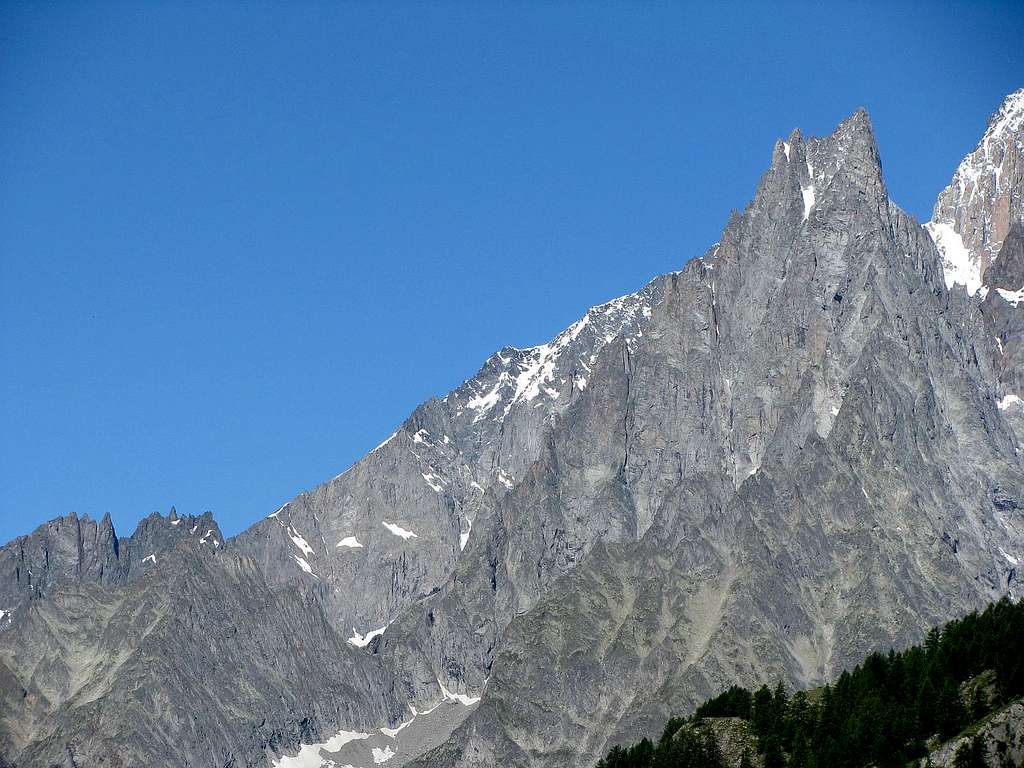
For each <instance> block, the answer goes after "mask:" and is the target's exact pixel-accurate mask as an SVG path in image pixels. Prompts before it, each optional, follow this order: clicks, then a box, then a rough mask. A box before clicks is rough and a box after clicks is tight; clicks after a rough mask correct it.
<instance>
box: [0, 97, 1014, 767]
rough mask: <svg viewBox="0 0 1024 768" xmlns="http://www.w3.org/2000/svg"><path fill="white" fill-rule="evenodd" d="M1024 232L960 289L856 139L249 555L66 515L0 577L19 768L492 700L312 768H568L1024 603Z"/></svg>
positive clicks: (869, 135)
mask: <svg viewBox="0 0 1024 768" xmlns="http://www.w3.org/2000/svg"><path fill="white" fill-rule="evenodd" d="M995 124H996V123H993V125H995ZM1000 130H1001V131H1002V132H1001V133H1000V136H1001V137H1002V139H1001V140H1004V143H1007V142H1009V143H1007V146H1010V144H1013V142H1015V141H1017V138H1018V137H1019V130H1020V128H1019V126H1017V127H1014V128H1013V129H1012V131H1016V132H1017V133H1013V134H1012V136H1010V137H1009V138H1007V134H1006V131H1005V130H1003V129H1000ZM990 133H991V129H990ZM986 137H987V138H991V137H990V136H989V134H986ZM1010 139H1012V141H1010ZM1013 146H1016V144H1013ZM1005 151H1006V152H1009V151H1010V150H1005ZM975 154H977V153H975ZM1000 168H1003V171H1001V174H1002V173H1004V172H1005V168H1006V166H1005V164H1003V165H1001V166H1000ZM1000 178H1001V180H1002V181H1001V182H1000V183H1004V182H1006V179H1007V178H1010V177H1006V176H1003V175H1001V176H1000ZM1013 178H1016V177H1013ZM1014 183H1015V184H1016V183H1017V182H1014ZM1018 186H1020V185H1018ZM947 192H948V190H947ZM1013 194H1017V193H1016V192H1011V197H1012V195H1013ZM944 195H945V196H948V195H947V193H944ZM988 199H990V200H992V201H994V202H992V205H997V204H1000V203H998V200H1001V199H1002V198H1001V197H998V196H996V197H991V198H988ZM971 200H972V203H971V204H972V205H975V213H974V214H972V215H973V216H983V215H985V214H984V212H983V211H981V209H980V208H978V207H977V206H978V205H980V203H978V200H979V198H978V197H977V196H975V197H974V198H971ZM944 205H945V204H944ZM937 209H938V207H937ZM944 210H945V209H944ZM1014 210H1016V209H1014ZM979 211H981V212H979ZM1011 223H1012V222H1011ZM1014 232H1015V229H1014V227H1013V226H1010V227H1009V228H1008V229H1007V233H1006V234H1005V235H1003V236H1002V240H1001V244H1000V246H999V247H1000V249H1001V250H1000V251H999V252H998V256H997V258H995V259H994V260H992V261H990V262H989V263H988V264H986V269H985V273H984V279H985V287H987V288H988V290H987V291H986V290H984V289H983V288H979V289H977V290H975V291H974V292H973V295H968V293H967V292H965V291H964V290H963V289H959V288H954V289H953V290H949V289H947V281H948V274H947V270H946V269H945V268H944V261H943V255H942V253H940V252H939V250H937V248H936V245H935V244H934V243H933V240H932V238H931V237H930V236H929V233H928V231H927V230H926V229H925V228H924V227H921V226H919V225H918V224H917V223H916V222H915V221H914V220H913V219H912V218H910V217H908V216H907V215H906V214H905V213H903V212H902V211H901V210H900V209H899V208H898V207H897V206H896V205H894V204H893V203H892V202H891V201H890V200H889V199H888V195H887V192H886V189H885V185H884V181H883V177H882V171H881V165H880V161H879V154H878V149H877V146H876V142H875V137H874V134H873V132H872V128H871V125H870V121H869V119H868V116H867V115H866V113H864V112H862V111H861V112H857V113H855V114H854V115H853V116H851V117H850V118H849V119H847V120H846V121H844V122H843V123H842V124H841V125H840V126H839V127H838V128H837V129H836V131H835V132H834V133H833V134H832V135H831V136H829V137H825V138H809V139H805V138H804V137H802V136H801V135H800V134H799V132H794V133H793V134H792V135H791V136H790V137H789V138H788V139H787V140H786V141H779V142H777V143H776V145H775V146H774V148H773V151H772V158H771V166H770V168H769V169H768V171H767V172H766V173H765V174H764V176H763V178H762V179H761V182H760V184H759V185H758V189H757V191H756V194H755V196H754V199H753V200H752V201H751V202H750V204H749V205H748V206H747V207H746V208H745V209H744V210H743V211H742V212H739V213H734V215H733V216H732V218H731V219H730V221H729V224H728V226H727V227H726V229H725V231H724V232H723V234H722V237H721V240H720V242H719V243H717V244H715V245H714V246H713V247H712V248H711V249H709V251H708V252H707V253H706V254H705V255H704V256H703V257H701V258H699V259H695V260H693V261H691V262H690V263H688V264H687V265H686V267H685V268H684V269H683V270H682V271H681V272H676V273H672V274H669V275H665V276H662V277H659V278H657V279H655V280H654V281H652V282H651V283H650V284H649V285H647V286H646V287H645V288H643V289H642V290H641V291H639V292H637V293H635V294H631V295H629V296H625V297H622V298H621V299H616V300H614V301H612V302H609V303H607V304H604V305H600V306H598V307H595V308H594V309H592V310H590V311H589V312H588V313H587V315H586V316H585V317H583V318H581V319H580V321H578V322H577V323H575V324H573V325H572V326H571V327H570V328H568V329H566V331H564V332H563V333H561V334H559V335H558V336H557V337H556V338H555V339H553V340H552V341H551V342H550V343H548V344H545V345H542V346H540V347H535V348H532V349H527V350H518V349H512V348H507V349H503V350H501V351H500V352H498V353H497V354H495V355H494V356H492V357H491V358H490V359H489V360H488V361H487V362H486V363H485V365H484V366H483V368H482V369H481V370H480V372H479V373H478V374H477V376H476V377H474V378H473V379H471V380H469V381H467V382H465V383H464V384H463V385H462V386H460V387H459V388H458V389H456V390H455V391H453V392H452V393H450V394H449V395H448V396H447V397H445V398H443V399H437V400H431V401H428V402H427V403H425V404H423V405H422V406H421V407H420V408H418V409H417V410H416V411H415V412H414V413H413V414H412V415H411V416H410V417H409V418H408V419H407V420H406V421H405V422H404V423H403V424H402V425H401V426H400V427H399V429H398V430H397V431H396V432H395V434H394V435H392V436H391V437H390V438H388V440H386V441H385V442H384V443H383V444H382V445H381V446H380V447H379V448H377V449H376V450H374V451H373V452H371V453H370V454H369V455H368V456H367V457H366V458H364V459H363V460H362V461H360V462H358V463H357V464H356V465H355V466H353V467H352V468H350V469H349V470H348V471H346V472H344V473H342V474H341V475H339V476H338V477H336V478H334V479H333V480H331V481H329V482H328V483H325V484H324V485H322V486H319V487H317V488H315V489H313V490H311V491H309V492H306V493H303V494H301V495H299V496H298V497H296V498H295V499H294V500H292V501H291V502H289V503H288V504H285V505H284V506H283V507H281V508H280V509H279V510H277V511H275V512H274V513H272V514H271V515H270V516H269V517H267V518H265V519H263V520H261V521H260V522H258V523H257V524H255V525H254V526H253V527H252V528H250V529H249V530H248V531H246V532H244V533H242V534H241V535H240V536H238V537H236V538H235V539H233V540H230V541H228V542H226V543H225V542H223V541H222V539H221V538H220V536H219V531H217V532H216V533H210V534H209V535H207V537H206V539H205V541H200V538H201V537H202V536H203V535H204V530H205V527H206V526H207V523H203V524H197V522H196V521H193V520H192V519H188V521H189V522H188V524H186V522H184V521H185V520H186V519H185V518H183V519H182V522H179V523H175V522H174V520H173V519H169V518H163V517H160V516H156V517H150V518H147V519H146V520H145V521H143V523H142V524H140V527H139V530H138V531H137V532H136V533H135V534H134V535H133V536H132V537H130V538H129V539H125V540H122V541H118V540H117V538H116V536H114V534H113V530H112V528H110V526H109V520H106V521H105V522H104V523H101V524H96V523H93V522H92V521H88V520H86V519H82V520H79V519H78V518H63V519H60V520H57V521H53V522H51V523H49V524H47V525H46V526H43V527H42V528H41V529H40V530H39V531H37V532H36V533H34V534H32V536H30V537H23V538H22V539H18V540H16V541H15V542H12V543H11V544H9V545H7V547H5V548H3V549H2V550H0V589H2V590H3V591H0V598H3V599H9V601H10V604H11V605H12V606H13V607H14V609H15V611H14V613H13V615H12V616H10V617H7V618H6V619H5V623H2V624H0V676H2V677H3V679H4V680H5V681H7V682H9V683H10V685H6V684H5V685H4V687H3V688H4V691H5V698H3V699H0V733H2V738H3V739H5V741H0V746H2V747H3V749H2V750H0V751H7V752H10V753H11V754H12V755H14V756H15V757H16V758H17V760H18V761H19V762H18V763H17V764H18V765H48V764H49V763H50V762H58V763H59V762H60V761H61V760H65V759H66V756H67V755H68V754H70V755H72V756H74V755H80V756H84V757H85V758H88V759H87V760H85V761H84V762H82V761H80V762H79V764H80V765H85V764H93V762H95V761H98V760H99V758H100V756H102V755H107V756H108V758H107V759H108V763H107V764H113V765H117V764H125V765H129V764H148V765H203V766H227V765H243V764H244V765H268V764H269V763H270V762H271V758H272V757H275V756H277V755H281V754H288V755H294V754H295V753H296V750H297V748H298V745H299V744H300V743H304V744H307V745H312V744H327V743H329V742H330V740H331V738H332V737H334V736H335V734H337V733H338V732H339V731H349V732H356V731H359V732H364V733H371V732H374V731H376V732H377V733H382V732H380V730H379V729H380V728H382V727H384V728H387V729H389V730H394V729H395V728H397V727H398V726H400V725H401V724H402V723H403V722H404V721H403V716H404V717H406V718H408V713H409V709H408V708H409V707H412V708H413V710H414V711H418V712H421V713H423V712H427V711H428V710H431V708H432V707H434V706H436V705H438V703H439V702H441V701H445V700H447V701H449V702H452V701H456V702H458V701H460V699H459V697H464V699H463V700H464V701H465V702H470V701H472V700H473V699H475V698H476V697H477V696H480V697H481V700H480V702H479V704H478V705H475V702H473V703H474V705H475V708H473V709H472V711H469V712H468V716H466V715H467V711H468V710H458V711H457V715H458V716H453V717H450V718H448V717H446V718H442V721H443V722H444V723H448V724H449V725H447V726H444V727H453V728H455V730H454V732H453V733H452V734H451V736H450V738H447V739H444V738H443V734H442V735H441V737H440V738H439V737H438V733H437V732H436V729H437V728H441V727H442V726H441V725H437V726H431V727H429V728H428V729H427V731H429V738H420V737H419V736H417V737H416V738H414V739H408V740H406V741H404V742H403V741H402V740H401V738H397V739H396V738H392V737H390V736H388V734H387V732H386V731H385V732H383V735H375V736H374V737H373V739H374V740H367V741H365V743H363V741H362V740H360V743H359V744H352V745H349V746H347V747H345V749H347V750H349V751H348V752H345V751H344V750H341V751H339V749H338V748H337V747H335V748H333V749H328V750H327V752H319V751H318V748H308V749H307V750H306V753H310V750H312V751H311V753H312V754H314V755H319V757H320V758H321V759H322V760H323V761H324V762H325V764H327V765H330V764H332V762H334V763H336V764H339V765H343V764H344V763H337V761H336V760H335V757H334V756H335V755H336V756H337V759H339V760H340V759H342V757H344V756H346V755H347V756H349V757H351V755H356V754H362V752H365V751H366V749H367V748H368V745H371V746H372V745H377V744H378V742H379V744H380V746H378V747H377V748H378V749H380V750H382V752H383V751H386V749H390V750H392V751H395V752H396V754H395V756H394V757H392V758H390V759H389V762H388V764H389V765H401V764H406V763H407V762H408V761H409V760H410V759H415V760H416V761H418V764H421V765H424V766H491V765H521V766H549V765H550V766H556V765H557V766H562V765H578V766H583V765H588V764H590V763H592V762H593V761H594V760H596V757H597V755H599V754H601V753H603V752H604V751H605V750H606V749H607V747H608V746H609V745H610V744H611V743H613V742H616V741H620V740H629V741H632V740H634V739H635V738H636V737H637V736H638V735H639V734H642V733H648V734H652V733H655V732H657V731H658V730H660V728H661V726H662V725H663V723H664V721H665V719H666V718H667V716H668V715H669V714H670V713H676V712H679V711H681V710H682V711H685V710H686V709H687V707H688V706H689V705H690V704H692V703H696V702H698V701H700V700H702V699H703V698H705V697H706V696H707V695H709V694H712V693H714V692H716V691H717V690H718V689H720V688H722V687H724V686H725V685H727V684H729V683H732V682H739V683H743V684H747V685H754V684H758V683H760V682H762V681H771V682H774V681H775V680H776V679H780V678H781V679H783V680H785V681H786V682H787V683H789V684H790V685H811V684H817V683H820V682H823V681H824V680H826V679H829V678H830V677H832V676H833V675H834V674H836V673H837V672H838V671H839V670H840V669H842V668H843V667H844V666H847V665H850V664H851V663H854V662H856V661H857V660H859V658H860V657H861V656H862V655H863V654H864V653H865V652H867V651H869V650H873V649H876V648H880V647H881V648H885V647H887V646H890V645H897V646H899V645H905V644H908V643H910V642H913V641H916V640H919V639H920V638H921V636H922V635H923V632H924V630H925V629H926V628H927V627H929V626H931V625H933V624H936V623H940V622H942V621H944V620H946V619H949V618H952V617H954V616H957V615H960V614H962V613H963V612H965V611H968V610H970V609H971V608H975V607H977V606H979V605H982V604H983V603H985V602H987V601H988V600H990V599H992V598H993V597H996V596H998V595H1001V594H1004V593H1006V592H1010V593H1011V594H1015V595H1016V594H1019V585H1018V579H1017V562H1018V561H1019V560H1018V559H1019V558H1020V557H1024V522H1022V518H1021V513H1020V511H1019V510H1020V509H1021V508H1022V506H1024V498H1022V494H1024V482H1022V481H1024V472H1022V466H1021V464H1020V461H1019V459H1018V454H1017V445H1018V442H1019V439H1018V437H1017V434H1018V433H1015V431H1014V430H1015V429H1019V428H1021V427H1022V426H1024V425H1019V424H1018V423H1017V414H1016V412H1015V411H1014V410H1013V409H1012V408H1009V407H1005V406H1006V403H1007V400H1006V397H1007V395H1008V394H1009V393H1011V392H1012V391H1013V388H1014V387H1017V386H1018V385H1017V377H1018V376H1019V375H1020V374H1019V371H1020V370H1021V369H1020V367H1019V366H1018V365H1017V363H1016V359H1017V352H1016V351H1015V350H1016V347H1014V346H1013V343H1014V340H1015V339H1016V338H1017V334H1018V328H1017V324H1018V323H1019V319H1018V318H1017V316H1016V310H1017V306H1016V304H1014V303H1013V301H1012V298H1013V297H1012V296H1011V297H1010V298H1009V299H1008V298H1006V297H1005V296H1004V295H1003V294H1002V293H1000V289H1002V290H1004V291H1007V292H1009V291H1011V289H1010V288H1007V287H1005V286H1016V288H1013V290H1017V289H1019V288H1020V287H1021V286H1024V273H1021V271H1020V267H1021V263H1022V262H1024V258H1022V257H1021V256H1020V255H1019V254H1018V252H1017V251H1016V250H1014V249H1016V248H1019V238H1017V236H1016V235H1015V234H1014ZM939 239H940V240H941V238H939ZM986 242H991V241H986ZM979 279H980V277H979ZM999 302H1002V303H1001V304H1000V303H999ZM996 336H998V337H999V339H1000V340H999V341H998V342H997V341H996V339H995V337H996ZM1000 344H1003V348H1002V350H1001V349H1000V346H999V345H1000ZM1008 350H1009V351H1008ZM1009 402H1011V404H1012V402H1013V401H1012V400H1011V401H1009ZM208 525H209V529H210V530H211V531H214V530H215V525H214V524H212V522H210V523H208ZM107 529H109V534H108V533H106V532H105V531H106V530H107ZM186 529H187V530H186ZM193 529H195V530H194V532H193ZM214 539H216V540H217V541H218V542H220V544H221V545H222V546H221V545H216V546H214V545H212V541H213V540H214ZM149 557H152V559H148V560H147V558H149ZM41 563H42V564H44V566H45V567H43V566H41V565H40V564H41ZM23 564H24V567H23ZM29 564H31V565H32V570H33V578H34V579H35V581H33V582H32V585H33V586H32V588H31V589H30V588H28V587H27V586H25V584H26V582H25V581H24V579H25V576H24V574H25V573H27V570H28V565H29ZM41 567H42V568H43V569H42V570H39V571H38V572H39V573H42V574H44V577H39V576H37V575H36V573H37V569H39V568H41ZM44 579H45V580H44ZM37 584H39V585H40V586H39V587H38V588H36V585H37ZM26 593H28V594H29V595H30V597H27V596H26ZM2 607H3V606H2V605H0V608H2ZM183 616H184V617H187V618H185V619H183V618H182V617H183ZM29 649H33V650H29ZM8 691H12V692H13V693H7V692H8ZM439 711H440V710H439ZM424 722H425V721H423V720H422V719H421V721H420V722H419V723H418V724H417V726H416V728H421V727H423V724H424ZM456 725H457V727H456ZM142 732H144V733H145V734H146V735H145V736H144V737H141V736H137V735H134V734H137V733H142ZM408 733H413V730H412V727H411V726H410V730H409V731H408ZM388 739H390V740H391V741H387V740H388ZM439 742H443V743H440V745H439V746H435V745H437V744H438V743H439ZM94 745H96V746H94ZM428 748H429V749H430V751H429V752H427V753H425V754H423V755H421V756H418V757H417V753H418V751H420V750H421V749H428ZM359 750H362V752H360V751H359ZM349 757H346V758H345V759H349ZM76 759H77V758H76ZM83 759H84V758H83ZM360 759H361V758H360ZM90 760H91V761H93V762H90ZM118 761H120V762H118Z"/></svg>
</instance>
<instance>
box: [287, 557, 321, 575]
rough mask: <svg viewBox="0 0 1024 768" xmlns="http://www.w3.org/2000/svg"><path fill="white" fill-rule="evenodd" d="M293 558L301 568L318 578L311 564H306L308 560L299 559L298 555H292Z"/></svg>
mask: <svg viewBox="0 0 1024 768" xmlns="http://www.w3.org/2000/svg"><path fill="white" fill-rule="evenodd" d="M292 557H294V558H295V562H296V563H298V564H299V568H301V569H302V570H304V571H305V572H306V573H308V574H309V575H310V576H316V574H315V573H313V569H312V568H311V567H310V565H309V563H307V562H306V559H305V558H304V557H299V556H298V555H292Z"/></svg>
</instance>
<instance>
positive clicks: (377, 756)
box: [370, 747, 395, 765]
mask: <svg viewBox="0 0 1024 768" xmlns="http://www.w3.org/2000/svg"><path fill="white" fill-rule="evenodd" d="M370 751H371V752H372V753H373V762H374V763H376V764H377V765H380V764H381V763H386V762H387V761H388V760H390V759H391V758H392V757H394V756H395V752H394V750H393V749H391V747H384V749H381V748H380V747H374V748H373V749H372V750H370Z"/></svg>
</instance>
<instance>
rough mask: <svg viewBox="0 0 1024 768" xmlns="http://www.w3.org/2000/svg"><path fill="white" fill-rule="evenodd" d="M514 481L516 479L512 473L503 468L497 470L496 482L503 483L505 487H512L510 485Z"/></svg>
mask: <svg viewBox="0 0 1024 768" xmlns="http://www.w3.org/2000/svg"><path fill="white" fill-rule="evenodd" d="M515 481H516V479H515V478H514V477H512V475H510V474H509V473H508V472H506V471H505V470H504V469H499V470H498V482H499V483H501V484H502V485H504V486H505V487H506V488H512V485H513V484H514V483H515Z"/></svg>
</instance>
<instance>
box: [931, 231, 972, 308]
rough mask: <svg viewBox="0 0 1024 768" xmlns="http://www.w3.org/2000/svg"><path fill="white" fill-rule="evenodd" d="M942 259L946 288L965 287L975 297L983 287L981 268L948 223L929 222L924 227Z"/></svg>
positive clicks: (958, 234) (957, 233)
mask: <svg viewBox="0 0 1024 768" xmlns="http://www.w3.org/2000/svg"><path fill="white" fill-rule="evenodd" d="M924 228H925V229H926V230H927V231H928V234H929V235H930V236H931V238H932V242H934V243H935V247H936V248H937V249H938V251H939V255H940V256H941V257H942V270H943V272H944V273H945V277H946V287H947V288H952V287H953V286H954V285H963V286H966V288H967V293H968V294H969V295H971V296H973V295H974V294H975V293H977V291H978V289H979V288H980V287H981V268H980V266H979V265H978V260H977V259H976V258H974V257H973V256H972V255H971V253H970V251H968V250H967V246H965V245H964V239H963V238H962V237H960V233H959V232H957V231H956V230H955V229H953V225H952V223H950V222H948V221H929V222H928V223H927V224H925V225H924Z"/></svg>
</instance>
